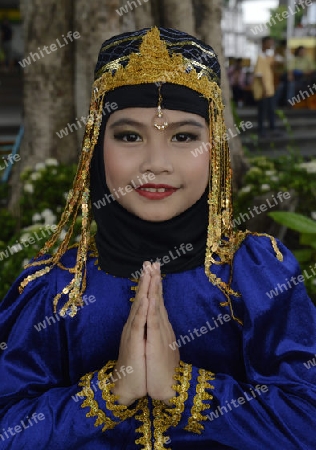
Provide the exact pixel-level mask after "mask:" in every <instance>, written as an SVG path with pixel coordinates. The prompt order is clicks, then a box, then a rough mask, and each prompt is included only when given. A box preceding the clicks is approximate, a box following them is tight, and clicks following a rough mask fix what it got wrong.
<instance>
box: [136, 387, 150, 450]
mask: <svg viewBox="0 0 316 450" xmlns="http://www.w3.org/2000/svg"><path fill="white" fill-rule="evenodd" d="M137 406H138V410H139V413H138V414H137V415H136V416H135V419H136V420H138V421H139V422H142V425H141V426H140V427H138V428H137V429H136V430H135V432H136V433H140V434H142V436H141V437H140V438H138V439H136V441H135V444H137V445H142V446H143V447H142V449H141V450H152V444H151V438H152V433H151V420H150V411H149V406H148V397H147V396H146V397H143V398H141V399H140V400H139V401H138V404H137ZM140 411H141V412H140Z"/></svg>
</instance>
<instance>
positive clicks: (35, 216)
mask: <svg viewBox="0 0 316 450" xmlns="http://www.w3.org/2000/svg"><path fill="white" fill-rule="evenodd" d="M41 220H42V216H41V215H40V214H39V213H35V214H33V216H32V222H33V223H36V222H40V221H41Z"/></svg>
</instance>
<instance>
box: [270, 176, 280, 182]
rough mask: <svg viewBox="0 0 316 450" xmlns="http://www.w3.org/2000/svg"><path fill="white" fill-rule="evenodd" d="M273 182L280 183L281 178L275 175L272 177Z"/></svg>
mask: <svg viewBox="0 0 316 450" xmlns="http://www.w3.org/2000/svg"><path fill="white" fill-rule="evenodd" d="M270 180H271V181H279V177H277V176H276V175H273V176H272V177H270Z"/></svg>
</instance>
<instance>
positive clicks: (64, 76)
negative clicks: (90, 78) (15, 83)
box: [9, 0, 77, 215]
mask: <svg viewBox="0 0 316 450" xmlns="http://www.w3.org/2000/svg"><path fill="white" fill-rule="evenodd" d="M20 8H21V13H22V17H23V28H24V42H25V54H24V58H26V59H28V60H29V62H30V63H29V64H28V65H27V64H26V66H25V68H24V69H23V71H24V83H23V85H24V98H23V104H24V129H25V132H24V137H23V140H22V144H21V149H20V153H21V155H22V160H21V164H19V165H18V166H17V167H15V170H14V172H13V176H12V179H11V181H10V184H11V185H12V186H13V189H12V194H11V198H10V201H9V209H10V210H11V212H13V213H16V214H17V215H18V209H19V207H18V201H19V197H20V172H21V171H23V169H24V168H25V167H27V166H30V167H33V166H34V164H36V163H37V162H41V161H44V160H45V159H47V158H56V159H57V160H59V161H61V162H70V161H74V160H75V159H76V155H77V148H76V136H75V134H74V133H70V134H69V136H67V138H63V139H60V138H59V137H58V135H57V134H56V132H57V131H59V130H61V129H63V128H65V127H67V124H68V123H69V122H72V119H73V118H74V101H73V78H74V55H75V47H76V40H75V39H73V41H72V42H71V41H70V38H69V39H68V38H67V33H68V32H70V31H71V32H74V31H75V30H74V29H73V23H72V18H73V12H72V0H47V1H45V2H43V1H41V0H32V1H29V0H21V5H20ZM63 35H64V36H65V39H66V40H64V38H63ZM57 39H58V42H57ZM66 42H67V44H66ZM51 45H54V47H52V48H51ZM44 46H46V48H44Z"/></svg>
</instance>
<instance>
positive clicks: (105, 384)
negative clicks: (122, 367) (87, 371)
mask: <svg viewBox="0 0 316 450" xmlns="http://www.w3.org/2000/svg"><path fill="white" fill-rule="evenodd" d="M115 364H116V361H109V362H108V363H107V364H106V365H105V366H104V367H103V368H102V369H101V370H100V371H99V374H98V380H99V387H100V389H101V390H102V398H103V400H104V401H105V403H106V407H107V409H109V410H110V411H112V412H113V415H114V416H115V417H117V418H118V419H120V421H121V422H122V421H123V420H126V419H128V418H130V417H133V416H134V415H135V413H136V411H137V407H136V408H135V409H129V408H128V407H127V406H126V405H119V404H117V405H116V404H115V402H116V400H118V398H119V396H118V395H114V394H112V393H111V389H112V388H113V387H114V386H115V383H110V382H109V379H110V378H111V376H112V372H109V373H107V372H108V371H109V370H110V369H112V368H113V367H114V366H115Z"/></svg>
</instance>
